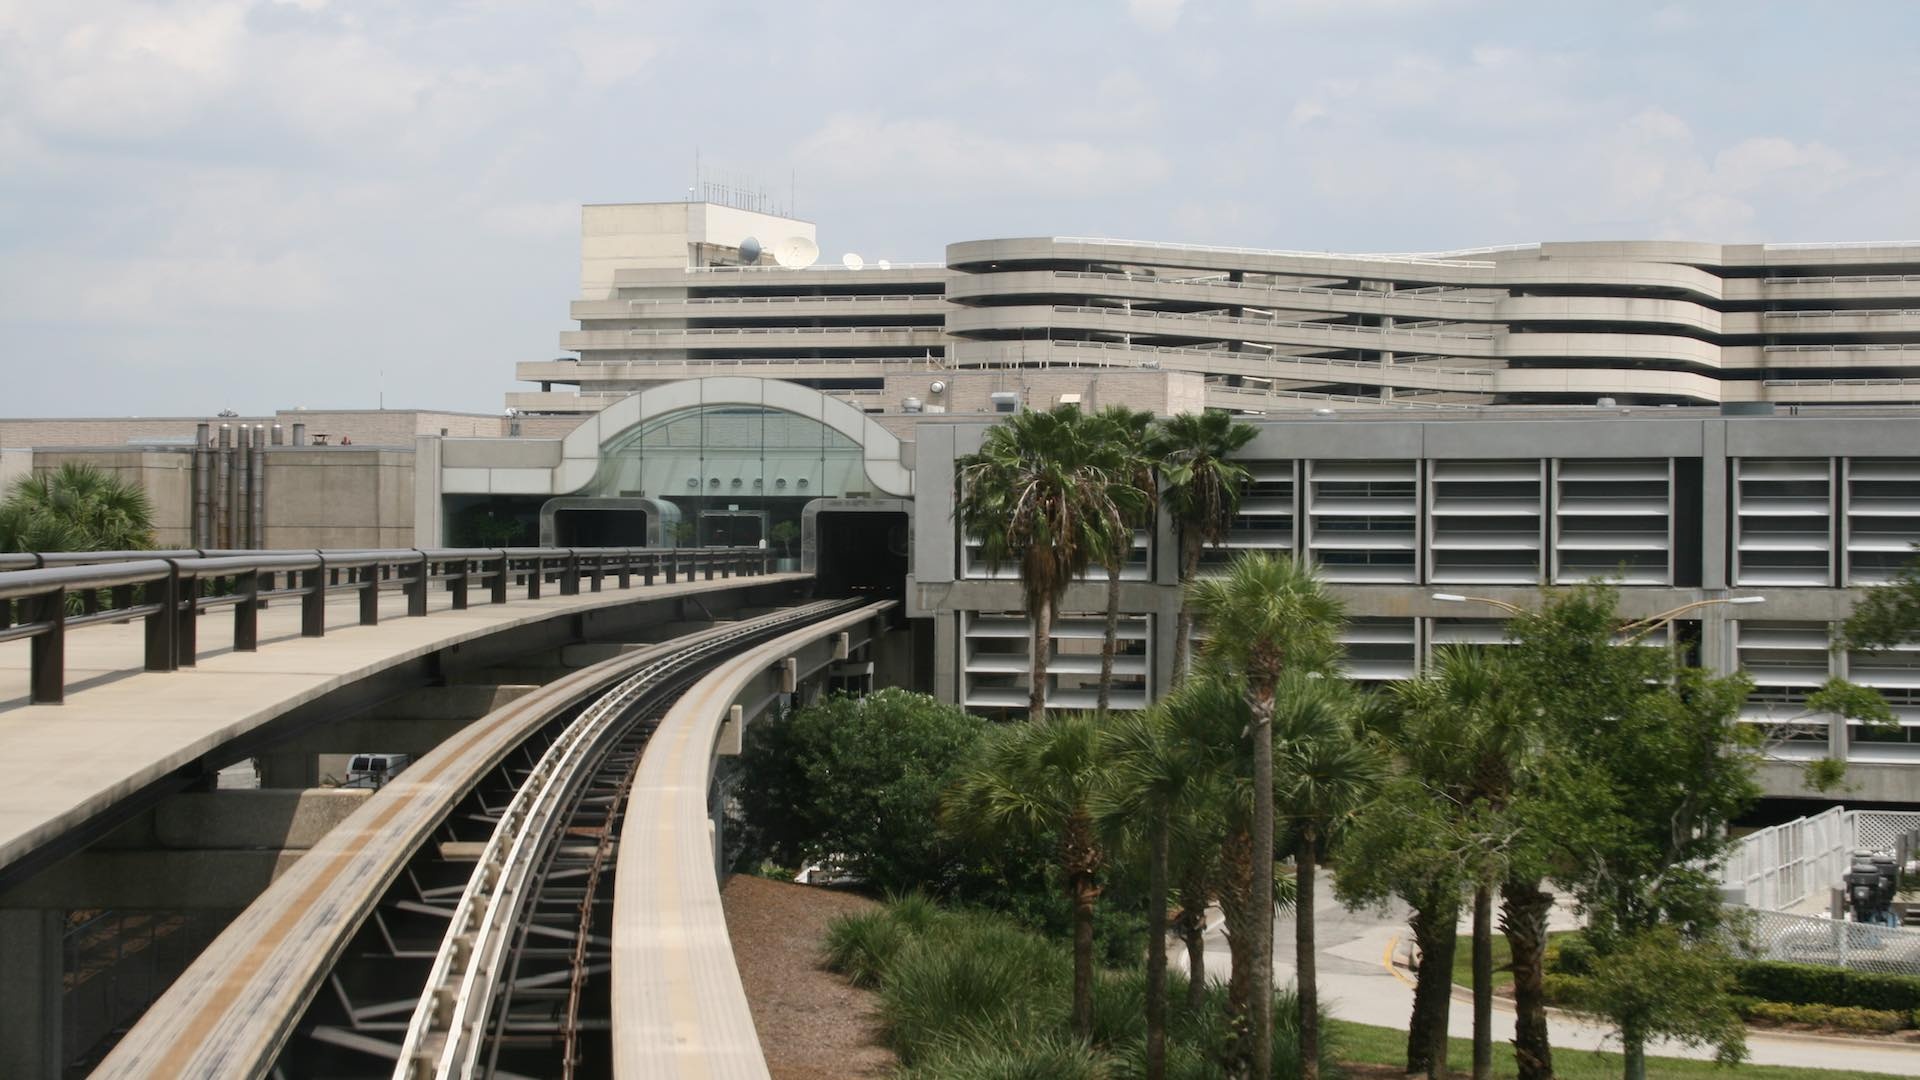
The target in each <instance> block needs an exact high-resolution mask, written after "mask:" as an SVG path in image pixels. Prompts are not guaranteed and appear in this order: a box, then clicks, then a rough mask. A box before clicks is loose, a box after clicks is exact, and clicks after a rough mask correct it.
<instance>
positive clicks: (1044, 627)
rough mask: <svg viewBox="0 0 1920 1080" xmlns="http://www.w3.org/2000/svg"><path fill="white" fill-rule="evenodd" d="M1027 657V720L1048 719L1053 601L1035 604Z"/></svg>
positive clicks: (1039, 599) (1043, 597)
mask: <svg viewBox="0 0 1920 1080" xmlns="http://www.w3.org/2000/svg"><path fill="white" fill-rule="evenodd" d="M1029 647H1030V649H1031V650H1032V651H1031V652H1029V653H1028V655H1027V672H1028V674H1027V678H1028V679H1029V680H1030V682H1029V684H1028V686H1027V719H1029V720H1033V721H1036V722H1037V721H1040V720H1045V719H1046V718H1047V658H1048V654H1049V653H1051V652H1052V651H1053V599H1052V598H1051V597H1048V596H1041V597H1039V598H1038V599H1037V600H1035V601H1034V604H1033V637H1032V641H1031V644H1030V646H1029Z"/></svg>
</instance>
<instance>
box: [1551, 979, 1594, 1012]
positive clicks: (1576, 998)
mask: <svg viewBox="0 0 1920 1080" xmlns="http://www.w3.org/2000/svg"><path fill="white" fill-rule="evenodd" d="M1540 984H1541V991H1542V993H1543V994H1544V995H1545V996H1546V999H1547V1004H1549V1005H1553V1006H1555V1007H1558V1008H1569V1007H1572V1006H1577V1005H1579V1004H1580V1003H1581V1001H1582V1000H1583V999H1584V998H1586V997H1587V992H1588V991H1589V990H1590V989H1591V988H1592V987H1591V985H1590V983H1589V982H1588V980H1587V978H1586V976H1583V975H1567V974H1564V973H1561V972H1557V971H1550V972H1548V973H1547V974H1546V976H1545V977H1543V978H1542V979H1541V980H1540Z"/></svg>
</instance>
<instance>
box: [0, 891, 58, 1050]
mask: <svg viewBox="0 0 1920 1080" xmlns="http://www.w3.org/2000/svg"><path fill="white" fill-rule="evenodd" d="M61 916H62V913H61V912H60V911H57V910H51V909H45V908H35V909H29V910H25V911H0V1076H6V1077H14V1078H17V1080H43V1078H44V1080H59V1077H60V1075H61V1072H62V1066H63V1065H64V1064H65V1062H64V1060H63V1055H62V1053H61V1050H62V1048H61V1035H62V1033H63V1032H64V1031H65V1029H66V1025H65V1024H64V1023H63V1022H62V1020H61V1015H60V1006H61V1000H60V999H61V996H62V994H63V993H64V987H63V984H62V978H61V976H62V965H63V963H64V960H63V952H64V951H63V949H62V947H61V946H62V942H61V937H62V934H63V932H64V930H65V925H64V924H65V920H64V919H63V918H62V917H61Z"/></svg>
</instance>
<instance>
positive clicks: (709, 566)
mask: <svg viewBox="0 0 1920 1080" xmlns="http://www.w3.org/2000/svg"><path fill="white" fill-rule="evenodd" d="M713 560H714V556H713V554H712V553H711V552H709V553H708V554H707V557H706V558H705V559H703V560H701V561H702V562H705V563H706V564H707V580H708V581H712V580H713Z"/></svg>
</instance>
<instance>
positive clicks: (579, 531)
mask: <svg viewBox="0 0 1920 1080" xmlns="http://www.w3.org/2000/svg"><path fill="white" fill-rule="evenodd" d="M553 539H554V546H556V547H646V546H647V512H646V511H645V510H585V509H569V510H556V511H555V512H554V515H553Z"/></svg>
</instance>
